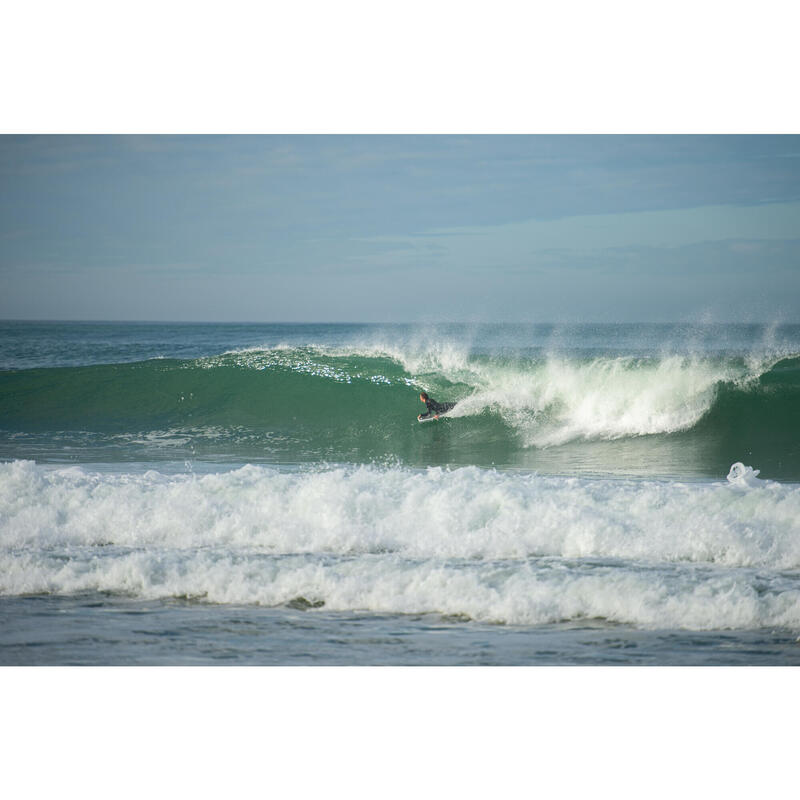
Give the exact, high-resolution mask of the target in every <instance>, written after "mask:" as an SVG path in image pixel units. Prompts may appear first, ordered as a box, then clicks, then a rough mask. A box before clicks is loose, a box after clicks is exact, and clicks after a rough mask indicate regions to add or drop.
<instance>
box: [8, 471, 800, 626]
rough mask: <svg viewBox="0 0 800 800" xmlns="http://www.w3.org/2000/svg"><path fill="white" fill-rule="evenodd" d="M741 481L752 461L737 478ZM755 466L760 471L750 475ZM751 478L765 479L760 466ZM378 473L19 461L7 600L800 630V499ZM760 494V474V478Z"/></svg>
mask: <svg viewBox="0 0 800 800" xmlns="http://www.w3.org/2000/svg"><path fill="white" fill-rule="evenodd" d="M734 467H737V465H734ZM747 469H749V468H745V473H744V474H747V475H749V474H750V473H747ZM751 472H752V470H751ZM732 473H734V478H733V482H725V483H723V482H720V483H714V484H708V483H706V484H690V483H687V484H681V483H668V482H656V481H649V482H636V481H610V480H595V481H591V480H585V479H578V478H556V477H541V476H536V475H530V474H525V475H522V474H514V473H499V472H494V471H487V470H479V469H477V468H474V467H470V468H466V469H460V470H454V471H447V470H442V469H429V470H426V471H414V470H408V469H403V468H397V467H394V468H382V469H378V468H373V467H360V468H348V469H329V470H326V471H317V472H291V473H287V472H281V471H278V470H276V469H270V468H264V467H254V466H248V467H244V468H241V469H238V470H235V471H231V472H226V473H214V474H208V475H204V476H202V477H196V476H191V475H164V474H161V473H158V472H155V471H149V472H147V473H145V474H107V473H102V474H100V473H94V472H88V471H85V470H83V469H81V468H77V467H73V468H69V469H56V470H54V469H46V468H43V467H39V466H36V465H35V464H33V463H32V462H14V463H10V464H2V465H0V593H2V594H5V595H16V594H23V593H42V592H54V593H72V592H82V591H110V592H121V593H127V594H131V595H133V596H137V597H143V598H155V597H174V596H190V597H198V598H204V599H206V600H208V601H211V602H222V603H224V602H232V603H261V604H265V605H280V604H283V603H286V602H288V601H290V600H291V599H293V598H294V597H297V596H300V595H302V596H304V597H306V598H309V599H311V600H315V599H320V600H322V601H324V603H325V607H326V608H328V609H339V610H355V609H366V610H372V611H381V612H401V613H422V612H428V611H430V612H441V613H452V614H457V613H458V614H467V615H469V616H470V617H472V618H474V619H479V620H493V621H501V622H509V623H519V624H533V623H540V622H548V621H556V620H559V619H573V618H578V617H587V616H588V617H591V616H599V617H605V618H607V619H612V620H617V621H620V622H630V623H633V624H638V625H644V626H656V627H657V626H666V627H688V628H696V629H700V628H712V627H717V628H718V627H758V626H761V625H777V626H788V627H800V585H799V584H798V581H797V579H796V577H795V578H792V577H791V576H787V575H786V571H791V570H797V569H800V522H798V520H800V487H797V486H788V485H782V484H779V483H776V482H772V481H757V479H755V477H754V476H752V480H754V481H756V483H752V482H748V483H747V485H746V487H745V489H746V490H744V491H743V490H742V487H741V486H740V485H739V484H738V483H737V481H738V480H739V477H740V472H739V470H738V469H734V470H732ZM748 480H749V479H748Z"/></svg>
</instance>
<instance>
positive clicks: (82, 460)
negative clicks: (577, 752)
mask: <svg viewBox="0 0 800 800" xmlns="http://www.w3.org/2000/svg"><path fill="white" fill-rule="evenodd" d="M421 390H425V391H427V392H428V393H429V394H430V395H432V396H433V397H434V398H435V399H437V400H439V401H450V400H455V401H458V405H457V407H456V409H455V411H454V412H453V413H452V414H451V415H450V418H448V419H443V420H440V421H438V422H433V423H429V424H426V425H419V424H418V423H417V421H416V415H417V414H418V413H420V412H421V411H423V410H424V407H423V406H422V404H421V403H420V402H419V399H418V394H419V392H420V391H421ZM0 622H2V624H0V663H5V664H38V663H50V664H67V663H98V664H104V663H137V664H138V663H175V664H184V663H234V664H238V663H241V664H244V663H270V664H300V663H319V664H342V663H357V664H373V663H375V664H378V663H380V664H385V663H389V664H406V663H420V664H504V663H514V664H517V663H524V664H539V663H548V664H553V663H556V664H577V663H582V664H584V663H588V664H603V663H628V664H683V663H701V664H712V663H713V664H767V663H770V664H798V663H800V641H798V637H800V326H779V325H773V326H759V325H716V326H714V325H693V326H692V325H582V326H550V325H472V326H470V325H425V326H403V325H322V324H319V325H200V324H198V325H188V324H145V323H138V324H118V323H27V322H25V323H23V322H3V323H0Z"/></svg>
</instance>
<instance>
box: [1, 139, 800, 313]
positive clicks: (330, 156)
mask: <svg viewBox="0 0 800 800" xmlns="http://www.w3.org/2000/svg"><path fill="white" fill-rule="evenodd" d="M0 318H3V319H63V320H78V319H85V320H169V321H254V322H257V321H265V322H266V321H297V322H304V321H330V322H337V321H340V322H344V321H364V322H381V321H393V322H402V321H409V322H438V321H444V322H456V321H487V320H497V321H523V322H579V321H585V322H589V321H598V322H638V321H651V320H652V321H706V320H707V321H714V322H726V321H743V322H774V321H778V322H800V136H763V135H751V136H732V135H721V136H716V135H709V136H635V135H621V136H599V135H597V136H591V135H590V136H553V135H549V136H538V135H531V136H526V135H513V136H503V135H494V136H464V135H452V136H448V135H443V136H434V135H425V136H366V135H355V136H284V135H274V136H122V135H115V136H58V135H44V136H16V135H5V136H0Z"/></svg>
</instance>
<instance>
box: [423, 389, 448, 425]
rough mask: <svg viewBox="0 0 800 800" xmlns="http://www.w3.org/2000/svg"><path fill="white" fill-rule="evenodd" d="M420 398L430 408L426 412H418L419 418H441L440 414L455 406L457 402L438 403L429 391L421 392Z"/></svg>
mask: <svg viewBox="0 0 800 800" xmlns="http://www.w3.org/2000/svg"><path fill="white" fill-rule="evenodd" d="M419 399H420V401H421V402H423V403H425V407H426V408H427V409H428V410H427V412H425V413H424V414H418V415H417V419H428V417H433V418H434V419H439V414H444V413H446V412H447V411H450V409H451V408H454V407H455V403H437V402H436V401H435V400H434V399H433V398H432V397H429V396H428V394H427V392H420V393H419Z"/></svg>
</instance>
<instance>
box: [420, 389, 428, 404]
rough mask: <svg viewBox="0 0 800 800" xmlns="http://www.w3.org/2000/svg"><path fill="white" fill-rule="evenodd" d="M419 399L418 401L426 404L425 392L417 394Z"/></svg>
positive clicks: (426, 396)
mask: <svg viewBox="0 0 800 800" xmlns="http://www.w3.org/2000/svg"><path fill="white" fill-rule="evenodd" d="M419 399H420V400H421V401H422V402H423V403H427V402H428V395H427V394H426V393H425V392H420V393H419Z"/></svg>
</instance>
